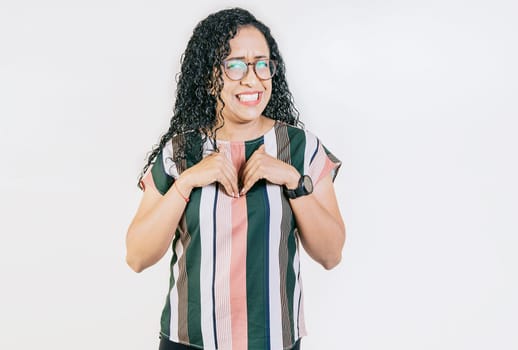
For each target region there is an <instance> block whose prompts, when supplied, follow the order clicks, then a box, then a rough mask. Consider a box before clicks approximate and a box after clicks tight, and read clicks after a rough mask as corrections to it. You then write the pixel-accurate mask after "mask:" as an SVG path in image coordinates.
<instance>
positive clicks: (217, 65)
mask: <svg viewBox="0 0 518 350" xmlns="http://www.w3.org/2000/svg"><path fill="white" fill-rule="evenodd" d="M245 26H253V27H255V28H256V29H258V30H259V31H260V32H261V33H262V34H263V35H264V37H265V39H266V42H267V44H268V48H269V49H270V58H271V59H273V60H276V61H277V72H276V74H275V75H274V76H273V78H272V94H271V98H270V100H269V102H268V104H267V106H266V108H265V110H264V112H263V114H264V115H266V116H268V117H269V118H271V119H275V120H279V121H282V122H285V123H287V124H290V125H298V126H303V124H302V123H301V122H300V121H299V112H298V111H297V109H296V107H295V105H294V101H293V96H292V94H291V92H290V90H289V88H288V83H287V81H286V67H285V65H284V60H283V59H282V56H281V54H280V52H279V48H278V47H277V43H276V42H275V39H274V38H273V37H272V35H271V33H270V29H269V28H268V27H267V26H266V25H264V24H263V23H262V22H260V21H259V20H257V19H256V18H255V17H254V16H253V15H252V14H251V13H250V12H248V11H246V10H244V9H242V8H232V9H226V10H221V11H218V12H216V13H213V14H211V15H209V16H208V17H207V18H205V19H204V20H202V21H201V22H199V23H198V24H197V26H196V27H195V28H194V31H193V34H192V36H191V38H190V39H189V42H188V44H187V48H186V49H185V52H184V53H183V55H182V58H181V70H180V73H179V74H178V75H177V89H176V101H175V105H174V109H173V116H172V118H171V121H170V126H169V130H168V131H167V132H166V133H165V134H164V135H163V136H162V137H161V139H160V142H159V144H158V145H155V147H154V148H153V150H152V151H151V152H150V154H149V156H148V159H147V163H146V165H145V166H144V168H143V169H142V172H141V174H140V177H139V181H138V186H139V187H140V188H141V189H142V184H141V180H142V177H143V176H144V174H145V172H146V171H147V169H148V168H149V167H150V166H151V165H152V164H153V163H154V162H155V161H156V158H157V155H158V154H159V152H160V150H161V149H162V148H163V147H164V146H165V144H166V143H167V142H168V141H169V140H171V139H172V138H173V137H174V136H176V135H180V136H182V137H181V140H182V142H181V143H180V144H179V147H178V148H177V149H175V153H174V159H173V160H174V161H175V162H178V161H182V160H183V161H185V159H190V160H193V161H194V164H196V163H197V162H199V161H200V160H201V159H202V147H203V143H204V142H205V141H206V140H207V137H209V135H210V136H211V138H210V139H211V141H212V143H213V147H214V149H215V150H216V151H217V145H216V144H215V139H216V137H215V131H216V130H214V129H215V127H216V124H217V122H218V117H219V118H221V119H222V120H223V115H222V113H221V112H222V111H221V110H220V111H219V116H218V115H217V111H216V105H217V101H220V103H221V104H222V106H224V102H223V100H222V99H221V97H220V93H221V90H222V88H223V77H222V74H223V72H222V64H223V60H224V59H225V58H226V57H228V55H229V54H230V45H229V41H230V40H231V39H232V38H234V37H235V36H236V34H237V32H238V30H239V28H241V27H245Z"/></svg>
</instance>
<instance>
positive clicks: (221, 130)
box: [126, 26, 345, 272]
mask: <svg viewBox="0 0 518 350" xmlns="http://www.w3.org/2000/svg"><path fill="white" fill-rule="evenodd" d="M229 44H230V48H231V52H230V55H229V58H236V57H240V58H242V59H244V60H245V61H246V62H252V61H253V60H254V59H256V58H257V57H269V54H270V52H269V49H268V45H267V43H266V40H265V38H264V36H263V35H262V33H261V32H260V31H258V30H257V29H256V28H254V27H251V26H247V27H242V28H240V29H239V31H238V33H237V35H236V36H235V37H234V38H233V39H231V40H230V42H229ZM223 81H224V86H223V89H222V91H221V94H220V97H221V100H222V101H223V104H222V103H218V105H217V112H219V111H221V112H222V113H221V114H222V115H223V118H224V120H221V119H220V120H219V121H218V125H217V129H218V133H217V135H218V139H222V140H229V141H243V140H249V139H253V138H256V137H259V136H261V135H263V134H264V133H265V132H266V131H268V130H269V129H270V128H271V127H272V126H273V124H274V123H275V121H274V120H272V119H269V118H267V117H266V116H264V115H263V114H262V113H263V111H264V109H265V107H266V105H267V104H268V101H269V99H270V95H271V90H272V83H271V80H260V79H258V78H257V76H256V75H255V73H254V71H253V69H251V67H250V69H249V71H248V74H247V75H246V76H245V77H244V78H243V79H242V80H240V81H232V80H230V79H228V78H227V77H226V76H225V75H224V76H223ZM250 92H259V93H260V95H261V101H260V102H259V103H258V104H256V105H253V106H249V105H246V104H242V103H240V101H239V99H238V97H237V95H239V94H241V93H250ZM218 114H219V113H218ZM241 176H242V178H241V179H238V175H237V171H236V169H235V168H234V166H233V164H232V163H231V161H230V160H228V158H227V157H226V156H225V155H224V154H222V153H217V152H216V153H213V154H211V155H209V156H207V157H205V158H204V159H202V160H201V161H200V162H199V163H197V164H196V165H194V166H192V167H190V168H189V169H187V170H185V171H184V172H183V173H182V174H181V175H180V177H179V178H178V179H177V180H176V182H175V184H174V185H173V186H172V187H171V188H170V189H169V191H168V192H167V193H166V194H165V195H164V196H161V195H160V194H159V193H158V192H156V190H154V189H152V188H150V189H147V190H146V191H145V192H144V196H143V198H142V201H141V204H140V206H139V208H138V210H137V213H136V215H135V217H134V219H133V221H132V223H131V224H130V227H129V229H128V233H127V238H126V245H127V262H128V264H129V265H130V267H131V268H132V269H133V270H135V271H137V272H140V271H142V270H144V269H145V268H147V267H149V266H151V265H153V264H155V263H156V262H157V261H158V260H160V259H161V258H162V256H163V255H164V254H165V253H166V252H167V250H168V248H169V247H170V245H171V241H172V238H173V235H174V231H175V229H174V228H176V227H177V225H178V222H179V220H180V218H181V216H182V214H183V211H184V209H185V205H186V202H185V200H184V197H188V196H189V195H190V193H191V191H192V189H193V188H195V187H202V186H205V185H208V184H211V183H214V182H219V183H220V184H221V185H222V186H223V187H224V189H225V191H226V193H227V194H228V195H230V196H234V197H236V196H239V195H246V193H247V191H248V190H249V189H250V188H251V187H252V186H253V184H254V183H255V182H257V181H258V180H260V179H266V180H267V181H269V182H270V183H273V184H277V185H281V186H287V187H288V188H290V189H293V188H295V187H296V186H297V183H298V180H299V178H300V174H299V173H298V171H297V170H296V169H295V168H294V167H293V166H291V165H289V164H287V163H284V162H282V161H280V160H278V159H276V158H274V157H272V156H271V155H269V154H267V153H266V152H265V149H264V146H261V147H260V148H259V149H258V150H257V151H256V152H254V153H253V154H252V156H251V157H250V159H249V160H248V161H247V163H246V165H245V167H244V170H243V172H242V175H241ZM239 180H241V181H239ZM239 183H242V184H243V187H242V188H239V187H238V184H239ZM290 205H291V207H292V210H293V213H294V215H295V219H296V222H297V226H298V228H299V233H300V237H301V242H302V244H303V246H304V249H305V250H306V251H307V252H308V254H309V255H310V256H311V257H312V258H313V259H314V260H315V261H317V262H319V263H320V264H321V265H322V266H323V267H324V268H326V269H331V268H333V267H335V266H336V265H337V264H338V263H339V262H340V260H341V252H342V248H343V245H344V242H345V225H344V222H343V220H342V216H341V214H340V211H339V208H338V204H337V200H336V194H335V191H334V186H333V183H332V179H331V175H329V176H327V177H326V178H324V179H322V180H321V181H320V182H318V184H316V186H315V188H314V190H313V193H312V194H310V195H308V196H303V197H299V198H297V199H290ZM305 213H311V214H312V215H304V214H305ZM315 218H317V220H315Z"/></svg>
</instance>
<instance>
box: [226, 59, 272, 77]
mask: <svg viewBox="0 0 518 350" xmlns="http://www.w3.org/2000/svg"><path fill="white" fill-rule="evenodd" d="M248 66H252V67H253V69H254V72H255V75H257V78H259V79H260V80H269V79H271V78H272V77H273V76H274V75H275V72H276V71H277V61H275V60H271V59H269V58H261V59H258V60H255V61H253V62H250V63H247V62H245V61H243V60H239V59H235V58H233V59H230V60H225V61H223V70H224V71H225V74H226V76H227V77H228V78H229V79H230V80H235V81H236V80H241V79H243V78H244V77H246V75H247V74H248Z"/></svg>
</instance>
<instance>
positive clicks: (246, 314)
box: [143, 122, 340, 350]
mask: <svg viewBox="0 0 518 350" xmlns="http://www.w3.org/2000/svg"><path fill="white" fill-rule="evenodd" d="M182 140H183V138H182V137H181V136H178V137H176V138H173V139H172V140H171V142H169V143H167V144H166V146H165V147H164V149H162V150H161V152H160V153H159V155H158V158H157V160H156V162H155V163H154V164H153V166H152V168H151V170H150V171H148V172H147V173H146V175H145V176H144V178H143V183H144V184H145V190H146V191H147V190H151V191H157V192H159V193H161V194H165V193H166V192H167V191H169V190H170V189H171V186H172V184H173V183H174V181H175V179H176V178H177V177H178V176H179V175H180V174H181V173H182V172H183V171H184V170H185V169H186V168H188V167H189V166H192V165H193V162H192V160H190V159H185V160H182V161H180V162H179V163H178V164H177V163H175V162H174V161H173V158H174V157H173V155H174V149H175V148H177V147H178V145H179V143H181V142H182ZM262 144H264V145H265V151H266V153H267V154H269V155H270V156H272V157H276V158H277V159H280V160H282V161H283V162H286V163H288V164H291V165H293V166H294V167H295V168H296V169H297V170H298V171H299V172H300V173H301V174H308V175H310V176H311V177H312V178H313V182H314V183H315V184H316V183H317V182H318V180H320V179H321V178H323V177H324V176H326V175H327V174H329V173H330V172H332V173H333V176H334V174H335V173H336V171H337V169H338V167H339V166H340V162H339V161H338V159H336V158H335V157H334V156H333V155H332V154H331V153H330V152H329V151H328V150H327V149H326V148H325V147H324V146H323V145H322V144H321V143H320V141H319V140H318V139H317V138H316V137H315V136H313V135H312V134H311V133H309V132H307V131H305V130H302V129H299V128H296V127H293V126H289V125H286V124H283V123H280V122H276V123H275V126H274V127H273V128H272V129H271V130H270V131H268V132H267V133H266V134H265V135H263V136H261V137H259V138H257V139H254V140H250V141H244V142H229V141H218V147H219V150H220V152H223V153H224V154H225V155H226V156H227V157H228V158H229V160H230V161H231V162H232V164H233V166H234V168H235V169H236V172H238V174H239V176H240V175H241V172H242V170H243V168H244V166H245V165H246V161H247V160H248V159H250V157H251V156H252V155H253V153H254V152H255V151H256V150H257V149H258V148H259V147H260V146H261V145H262ZM211 152H212V146H211V143H210V140H207V142H206V143H205V145H204V152H203V155H204V156H207V155H208V154H210V153H211ZM172 248H173V258H172V260H171V277H170V288H169V292H168V297H167V299H166V303H165V306H164V309H163V312H162V319H161V333H162V334H163V335H164V336H166V337H168V338H169V339H171V340H172V341H175V342H179V343H183V344H188V345H191V346H193V347H196V348H203V349H207V350H215V349H219V350H247V349H250V350H264V349H273V350H278V349H289V348H291V347H292V346H293V344H295V342H296V341H297V340H298V339H300V338H301V337H302V336H304V335H305V334H306V329H305V325H304V312H303V290H302V280H301V273H300V262H299V261H300V259H299V237H298V231H297V227H296V222H295V219H294V217H293V213H292V210H291V207H290V203H289V201H288V200H287V199H286V198H285V196H284V194H283V191H282V188H281V187H280V186H278V185H275V184H271V183H268V182H266V181H265V180H260V181H258V182H257V183H256V184H254V186H253V187H252V188H251V189H250V190H249V192H248V193H247V195H246V196H244V197H239V198H233V197H231V196H229V195H228V194H227V193H226V192H225V190H224V188H223V187H222V186H219V184H211V185H208V186H205V187H203V188H195V189H194V190H193V191H192V192H191V195H190V201H189V203H188V204H187V206H186V209H185V212H184V215H183V216H182V219H181V221H180V223H179V226H178V228H177V230H176V233H175V238H174V240H173V244H172Z"/></svg>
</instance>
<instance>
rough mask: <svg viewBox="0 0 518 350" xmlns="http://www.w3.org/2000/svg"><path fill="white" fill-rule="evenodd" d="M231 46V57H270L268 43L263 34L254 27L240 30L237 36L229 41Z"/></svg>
mask: <svg viewBox="0 0 518 350" xmlns="http://www.w3.org/2000/svg"><path fill="white" fill-rule="evenodd" d="M229 45H230V55H229V57H247V58H253V57H260V56H266V57H269V56H270V50H269V49H268V43H267V42H266V39H265V37H264V35H263V33H261V32H260V31H259V30H258V29H257V28H255V27H253V26H247V27H242V28H239V30H238V31H237V34H236V36H235V37H233V38H232V39H231V40H230V41H229Z"/></svg>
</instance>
